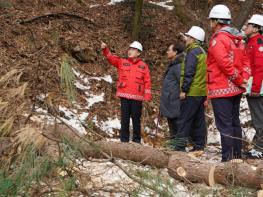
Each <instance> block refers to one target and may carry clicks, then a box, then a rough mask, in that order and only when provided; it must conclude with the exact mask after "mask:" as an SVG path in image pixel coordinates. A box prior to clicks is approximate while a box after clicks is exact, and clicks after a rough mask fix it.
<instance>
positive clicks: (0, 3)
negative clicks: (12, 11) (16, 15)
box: [0, 0, 12, 8]
mask: <svg viewBox="0 0 263 197" xmlns="http://www.w3.org/2000/svg"><path fill="white" fill-rule="evenodd" d="M11 7H12V4H11V2H10V1H8V0H0V8H11Z"/></svg>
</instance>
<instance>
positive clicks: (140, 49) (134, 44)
mask: <svg viewBox="0 0 263 197" xmlns="http://www.w3.org/2000/svg"><path fill="white" fill-rule="evenodd" d="M130 48H134V49H138V50H139V51H142V44H141V43H139V42H138V41H134V42H133V43H131V44H130Z"/></svg>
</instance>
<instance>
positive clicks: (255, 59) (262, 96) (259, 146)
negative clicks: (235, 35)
mask: <svg viewBox="0 0 263 197" xmlns="http://www.w3.org/2000/svg"><path fill="white" fill-rule="evenodd" d="M262 28H263V16H262V15H259V14H255V15H253V16H252V17H251V18H250V19H249V20H248V22H247V25H246V26H245V27H243V30H244V33H245V35H246V36H247V43H246V51H247V54H248V56H249V59H250V64H251V74H252V75H251V81H252V86H250V87H251V90H249V91H248V96H247V100H248V105H249V109H250V112H251V117H252V124H253V127H254V129H255V130H256V134H255V137H254V139H253V144H254V147H253V149H251V150H250V151H248V152H246V153H245V155H246V156H247V157H249V158H263V35H262Z"/></svg>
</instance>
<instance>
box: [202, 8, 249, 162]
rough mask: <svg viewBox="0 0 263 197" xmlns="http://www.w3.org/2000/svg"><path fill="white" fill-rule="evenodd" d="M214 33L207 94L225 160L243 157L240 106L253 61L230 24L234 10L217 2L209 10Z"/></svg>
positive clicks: (208, 70) (209, 56)
mask: <svg viewBox="0 0 263 197" xmlns="http://www.w3.org/2000/svg"><path fill="white" fill-rule="evenodd" d="M209 20H210V26H211V28H212V31H213V36H212V38H211V40H210V44H209V49H208V58H207V83H208V84H207V85H208V98H210V99H211V103H212V106H213V110H214V115H215V122H216V126H217V129H218V130H219V132H220V135H221V145H222V162H226V161H229V160H232V159H235V158H241V149H242V141H241V139H242V130H241V126H240V119H239V108H240V100H241V96H242V93H243V92H244V91H245V88H246V86H247V80H248V78H249V74H250V73H249V70H250V65H249V61H248V59H247V58H246V56H245V50H244V45H242V42H241V41H242V37H241V36H239V35H238V33H239V32H238V31H237V30H236V29H234V28H231V27H230V24H231V13H230V10H229V9H228V8H227V7H226V6H225V5H216V6H214V7H213V8H212V10H211V12H210V14H209Z"/></svg>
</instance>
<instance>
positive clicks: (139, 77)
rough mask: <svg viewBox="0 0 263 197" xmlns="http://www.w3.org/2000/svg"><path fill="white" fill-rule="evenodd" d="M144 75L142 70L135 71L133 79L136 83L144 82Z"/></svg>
mask: <svg viewBox="0 0 263 197" xmlns="http://www.w3.org/2000/svg"><path fill="white" fill-rule="evenodd" d="M144 75H145V73H144V72H143V71H136V73H135V81H136V83H140V84H144Z"/></svg>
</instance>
